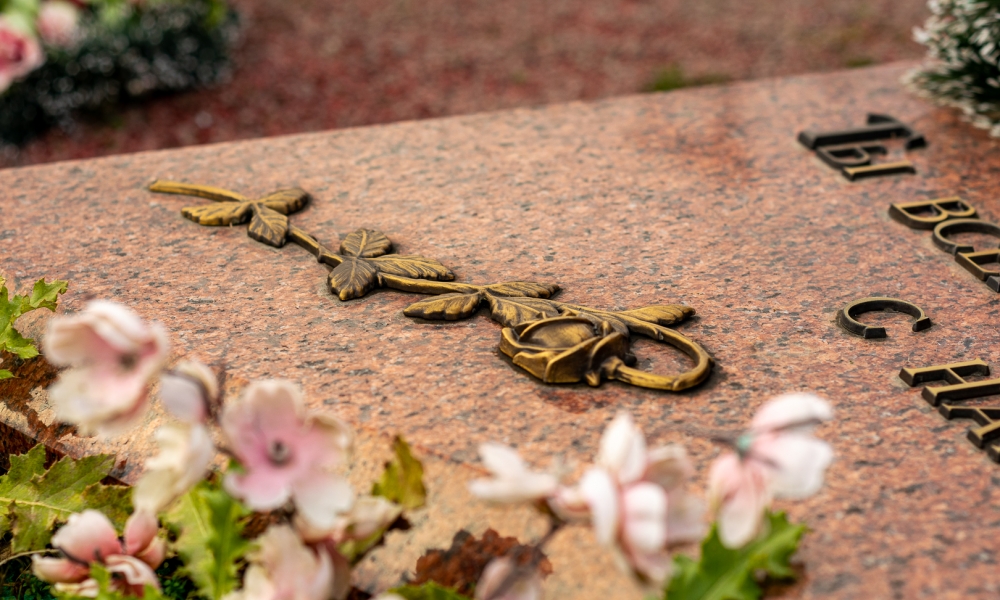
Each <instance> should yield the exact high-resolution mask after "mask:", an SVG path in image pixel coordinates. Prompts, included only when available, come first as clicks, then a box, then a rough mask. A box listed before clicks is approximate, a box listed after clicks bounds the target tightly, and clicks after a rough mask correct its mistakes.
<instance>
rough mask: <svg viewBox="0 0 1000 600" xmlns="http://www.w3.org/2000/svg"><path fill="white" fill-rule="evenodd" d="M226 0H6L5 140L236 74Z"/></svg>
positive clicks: (1, 80)
mask: <svg viewBox="0 0 1000 600" xmlns="http://www.w3.org/2000/svg"><path fill="white" fill-rule="evenodd" d="M235 33H236V14H235V12H233V11H232V10H231V9H230V8H229V7H228V5H227V4H226V3H225V0H0V143H3V144H21V143H23V142H25V141H26V140H28V139H29V138H30V137H32V136H34V135H36V134H38V133H40V132H42V131H43V130H45V129H46V128H48V127H51V126H53V125H64V126H65V125H68V124H69V122H70V119H71V118H72V115H73V114H74V112H76V111H80V110H91V111H93V110H97V109H101V108H104V107H107V106H109V105H112V104H114V103H117V102H121V101H126V100H129V99H134V98H139V97H142V96H145V95H149V94H153V93H162V92H172V91H178V90H183V89H187V88H190V87H194V86H202V85H208V84H211V83H215V82H217V81H219V80H221V79H224V78H225V77H228V75H229V55H228V50H229V46H230V45H231V43H232V41H233V39H234V36H235Z"/></svg>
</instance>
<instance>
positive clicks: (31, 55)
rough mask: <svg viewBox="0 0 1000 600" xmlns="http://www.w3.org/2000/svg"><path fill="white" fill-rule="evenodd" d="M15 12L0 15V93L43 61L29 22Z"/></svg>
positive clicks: (43, 58)
mask: <svg viewBox="0 0 1000 600" xmlns="http://www.w3.org/2000/svg"><path fill="white" fill-rule="evenodd" d="M17 17H18V15H15V14H4V15H2V16H0V93H3V92H4V91H5V90H6V89H7V88H9V87H10V86H11V84H12V83H14V82H15V81H16V80H18V79H20V78H22V77H24V76H25V75H27V74H28V73H31V72H32V71H34V70H35V69H37V68H38V67H40V66H42V64H43V63H44V62H45V54H44V53H43V52H42V46H41V45H40V44H39V43H38V39H37V38H35V36H34V35H33V33H32V29H31V26H30V24H29V23H23V22H22V20H21V19H19V18H17Z"/></svg>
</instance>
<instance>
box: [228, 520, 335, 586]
mask: <svg viewBox="0 0 1000 600" xmlns="http://www.w3.org/2000/svg"><path fill="white" fill-rule="evenodd" d="M249 559H250V566H249V567H248V568H247V570H246V574H245V575H244V577H243V589H242V590H240V591H238V592H233V593H231V594H229V595H227V596H226V600H329V599H330V598H331V597H332V596H333V595H334V569H333V564H332V561H331V559H330V556H329V555H328V554H327V553H326V552H325V551H323V550H318V551H317V550H315V549H312V548H310V547H308V546H306V545H305V544H303V543H302V540H300V539H299V536H297V535H296V534H295V532H294V531H293V530H292V528H291V527H289V526H287V525H272V526H271V527H269V528H268V529H267V531H265V532H264V533H263V534H262V535H261V536H260V537H259V538H257V550H255V551H254V552H253V553H251V554H250V556H249Z"/></svg>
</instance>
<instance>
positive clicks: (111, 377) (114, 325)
mask: <svg viewBox="0 0 1000 600" xmlns="http://www.w3.org/2000/svg"><path fill="white" fill-rule="evenodd" d="M42 346H43V351H44V353H45V356H46V358H48V360H49V361H50V362H51V363H53V364H55V365H57V366H69V367H73V368H72V369H70V370H68V371H66V372H64V373H61V374H60V375H59V379H58V380H57V381H56V382H55V383H54V384H53V385H52V387H50V388H49V397H50V399H51V401H52V404H53V406H54V408H55V411H56V416H57V418H59V419H60V420H62V421H65V422H69V423H73V424H74V425H76V426H78V427H79V428H80V431H81V433H84V434H89V433H92V432H96V433H98V434H101V435H107V436H110V435H117V434H119V433H121V432H123V431H124V430H126V429H128V428H129V427H131V426H132V425H134V424H135V423H136V421H138V420H139V419H141V418H142V416H143V415H144V414H145V411H146V408H147V407H148V405H149V385H150V382H151V381H152V379H153V378H154V377H155V376H156V374H157V373H158V372H159V370H160V368H161V367H162V366H163V363H164V361H165V360H166V358H167V351H168V344H167V335H166V332H165V331H164V329H163V328H162V327H161V326H160V325H158V324H155V323H145V322H144V321H143V320H142V319H140V318H139V316H138V315H136V314H135V313H134V312H132V311H131V310H129V309H127V308H125V307H124V306H122V305H120V304H116V303H114V302H107V301H102V300H96V301H94V302H91V303H90V304H88V305H87V307H86V308H85V309H84V310H83V311H82V312H80V313H78V314H76V315H73V316H69V317H56V318H53V319H52V320H51V321H50V322H49V330H48V334H47V335H46V336H45V338H44V339H43V340H42Z"/></svg>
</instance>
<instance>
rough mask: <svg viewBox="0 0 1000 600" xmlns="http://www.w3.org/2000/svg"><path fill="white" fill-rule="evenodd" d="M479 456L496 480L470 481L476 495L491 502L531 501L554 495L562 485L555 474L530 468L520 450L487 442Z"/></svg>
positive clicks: (482, 446)
mask: <svg viewBox="0 0 1000 600" xmlns="http://www.w3.org/2000/svg"><path fill="white" fill-rule="evenodd" d="M479 455H480V456H481V457H482V459H483V463H484V464H485V465H486V468H487V469H489V470H490V471H491V472H492V473H493V474H494V475H495V476H496V478H495V479H477V480H475V481H472V482H470V483H469V491H470V492H472V494H473V495H475V496H478V497H480V498H482V499H484V500H489V501H491V502H529V501H532V500H537V499H540V498H545V497H547V496H551V495H552V494H554V493H555V491H556V489H557V488H558V487H559V481H558V480H557V479H556V477H555V476H553V475H549V474H547V473H535V472H533V471H530V470H529V469H528V467H527V465H525V464H524V461H523V460H521V457H520V455H518V453H517V452H516V451H515V450H514V449H512V448H510V447H508V446H505V445H503V444H496V443H485V444H481V445H480V446H479Z"/></svg>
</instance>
